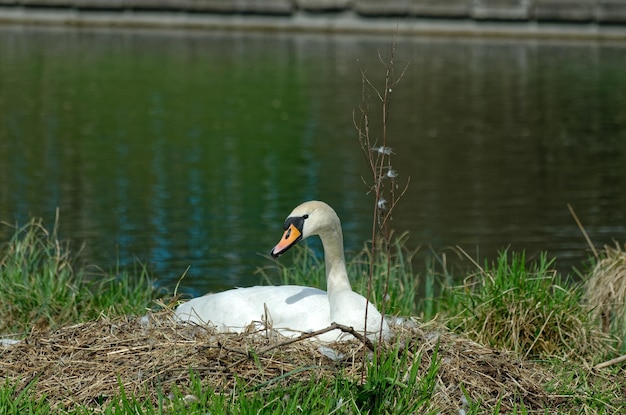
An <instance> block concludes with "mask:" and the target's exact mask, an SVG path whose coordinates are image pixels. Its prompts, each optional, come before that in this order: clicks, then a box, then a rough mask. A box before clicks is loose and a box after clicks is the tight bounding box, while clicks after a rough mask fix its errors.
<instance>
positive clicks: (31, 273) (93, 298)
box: [0, 219, 157, 334]
mask: <svg viewBox="0 0 626 415" xmlns="http://www.w3.org/2000/svg"><path fill="white" fill-rule="evenodd" d="M76 259H77V258H76V257H74V256H73V255H72V253H71V251H70V249H69V246H68V244H66V243H61V242H59V240H58V238H57V232H56V226H55V227H54V228H53V230H52V231H51V232H49V231H48V230H47V229H46V228H45V227H44V226H43V224H42V223H41V220H39V219H32V220H31V221H30V222H29V223H28V224H26V225H25V226H22V227H19V228H17V229H16V230H15V233H14V235H13V237H12V238H11V240H10V241H8V242H7V243H6V244H5V245H4V246H3V247H2V250H1V251H0V312H1V314H2V317H1V319H0V334H7V333H27V332H28V331H30V330H31V329H32V328H33V327H37V328H51V327H56V326H59V325H62V324H71V323H76V322H78V321H86V320H90V319H94V318H96V317H98V315H100V314H101V313H107V314H135V313H144V312H145V310H146V308H147V307H150V306H151V305H153V304H152V303H153V300H154V299H156V298H157V292H156V291H155V289H154V287H153V286H152V283H151V281H150V277H149V275H148V272H147V269H146V267H145V266H142V265H140V264H138V265H137V266H136V267H135V269H133V270H131V271H129V270H120V269H117V270H114V271H112V272H111V273H105V272H98V273H92V274H90V275H88V273H87V272H86V270H85V269H82V268H79V267H77V266H76V262H77V261H76Z"/></svg>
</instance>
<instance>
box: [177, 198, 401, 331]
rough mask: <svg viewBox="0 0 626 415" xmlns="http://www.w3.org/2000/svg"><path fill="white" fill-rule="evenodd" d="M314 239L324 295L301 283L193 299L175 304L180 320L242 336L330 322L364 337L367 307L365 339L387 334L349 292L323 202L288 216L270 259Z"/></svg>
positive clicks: (336, 232)
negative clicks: (319, 256)
mask: <svg viewBox="0 0 626 415" xmlns="http://www.w3.org/2000/svg"><path fill="white" fill-rule="evenodd" d="M312 235H318V236H319V237H320V239H321V240H322V245H323V247H324V261H325V267H326V284H327V287H326V289H327V291H323V290H320V289H317V288H313V287H306V286H299V285H281V286H256V287H248V288H235V289H232V290H228V291H223V292H220V293H216V294H208V295H205V296H203V297H198V298H194V299H192V300H190V301H188V302H186V303H183V304H181V305H179V306H178V308H177V309H176V318H177V319H178V320H179V321H184V322H191V323H196V324H211V325H213V326H215V327H216V329H217V330H218V331H223V332H227V331H231V332H243V331H245V330H246V329H247V328H248V327H249V326H250V325H251V324H253V326H254V327H253V328H256V329H258V328H262V327H265V326H266V325H267V326H271V327H272V329H273V330H275V331H277V332H279V333H281V334H282V335H284V336H287V337H297V336H299V335H300V334H302V333H307V332H311V331H316V330H320V329H323V328H326V327H328V326H330V325H331V324H332V323H333V322H335V323H339V324H342V325H345V326H349V327H352V328H354V329H355V330H356V331H357V332H360V333H364V332H365V329H366V325H365V324H364V323H365V310H366V305H367V336H368V338H370V340H376V339H377V338H378V336H379V333H381V325H382V337H383V338H385V339H386V338H388V337H389V336H390V334H391V333H390V329H389V325H388V324H387V322H386V321H385V319H384V318H383V316H382V315H381V314H380V312H379V311H378V310H377V309H376V307H375V306H374V305H373V304H372V303H371V302H368V301H367V300H366V299H365V297H363V296H362V295H359V294H357V293H355V292H354V291H352V288H351V287H350V281H349V280H348V273H347V270H346V263H345V257H344V249H343V234H342V231H341V222H340V220H339V217H338V216H337V213H336V212H335V211H334V210H333V209H332V208H331V207H330V206H329V205H328V204H326V203H324V202H321V201H309V202H304V203H302V204H301V205H299V206H298V207H296V208H295V209H294V210H293V211H292V212H291V214H289V216H288V217H287V219H286V220H285V224H284V233H283V236H282V237H281V239H280V241H279V242H278V244H277V245H276V246H275V247H274V248H273V249H272V251H271V255H272V257H274V258H278V257H279V256H280V255H282V254H284V253H285V252H286V251H287V250H288V249H289V248H291V247H292V246H294V245H295V244H297V243H298V242H299V241H300V240H302V239H305V238H308V237H309V236H312ZM352 337H353V336H352V335H350V334H348V333H344V332H342V331H341V330H339V329H336V330H332V331H330V332H327V333H323V334H321V335H318V336H317V339H316V340H318V341H320V342H323V343H330V342H335V341H345V340H349V339H351V338H352Z"/></svg>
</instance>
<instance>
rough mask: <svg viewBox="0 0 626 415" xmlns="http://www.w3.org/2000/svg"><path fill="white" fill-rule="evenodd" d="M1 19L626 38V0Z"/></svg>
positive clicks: (277, 0)
mask: <svg viewBox="0 0 626 415" xmlns="http://www.w3.org/2000/svg"><path fill="white" fill-rule="evenodd" d="M0 22H5V23H7V22H11V23H27V24H57V25H74V26H111V27H169V28H196V29H226V28H234V29H258V30H292V31H327V32H370V33H376V32H399V33H407V34H411V33H429V34H445V35H477V36H490V35H493V36H532V37H569V38H588V39H621V40H623V39H626V0H0Z"/></svg>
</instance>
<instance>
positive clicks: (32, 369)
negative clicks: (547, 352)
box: [0, 310, 557, 414]
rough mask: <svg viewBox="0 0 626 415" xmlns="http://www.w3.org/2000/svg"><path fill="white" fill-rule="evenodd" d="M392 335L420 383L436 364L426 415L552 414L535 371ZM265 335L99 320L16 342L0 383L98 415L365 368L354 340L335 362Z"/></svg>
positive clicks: (446, 343)
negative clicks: (471, 410)
mask: <svg viewBox="0 0 626 415" xmlns="http://www.w3.org/2000/svg"><path fill="white" fill-rule="evenodd" d="M393 329H394V331H395V333H396V336H395V339H394V340H393V341H392V342H391V343H390V344H387V345H385V346H384V347H385V348H395V350H396V351H397V353H398V355H400V354H403V353H409V354H411V356H415V355H416V354H420V356H421V359H420V360H419V362H420V363H419V364H420V368H419V376H422V375H425V374H426V373H427V371H428V368H429V367H430V365H431V363H432V359H433V358H434V356H437V358H438V359H440V366H439V369H438V372H437V380H436V387H435V391H434V394H433V396H432V399H431V402H430V406H431V408H430V409H433V408H437V409H438V410H439V411H440V412H441V413H457V414H458V413H459V409H461V408H463V407H465V406H466V405H467V401H466V400H465V399H467V400H470V401H474V402H481V405H482V406H483V407H491V408H493V407H495V406H496V405H499V407H500V411H503V412H506V411H507V410H510V409H511V408H513V406H514V405H515V404H516V403H517V404H519V403H523V404H524V405H525V407H526V408H527V409H529V410H540V411H541V412H542V413H543V412H544V411H545V409H546V408H554V407H555V403H556V402H557V400H555V397H553V396H550V395H549V394H548V393H547V392H546V391H545V390H544V388H543V387H542V385H545V384H546V383H547V382H550V381H552V380H553V379H552V378H551V376H550V374H549V373H548V372H547V371H546V370H545V369H544V368H542V367H541V366H539V365H536V364H534V363H532V362H528V361H523V360H520V359H518V358H516V357H515V356H513V355H511V354H509V353H505V352H501V351H495V350H492V349H489V348H486V347H484V346H481V345H479V344H477V343H474V342H472V341H470V340H467V339H464V338H460V337H458V336H455V335H452V334H450V333H448V332H447V331H445V330H444V329H442V328H440V327H435V326H430V327H429V326H427V325H421V326H419V325H417V324H410V325H404V326H394V327H393ZM265 334H269V335H259V334H230V333H228V334H225V333H215V332H213V331H211V330H207V329H206V328H202V327H198V326H192V325H184V324H181V323H177V322H175V321H173V319H172V313H171V311H167V310H164V311H160V312H156V313H153V314H149V315H148V316H144V317H140V318H136V317H115V318H108V317H105V316H102V317H100V318H99V319H98V320H96V321H91V322H86V323H81V324H75V325H71V326H67V327H62V328H59V329H57V330H55V331H51V332H48V331H33V332H31V333H30V334H29V335H28V337H27V338H26V339H24V341H22V342H20V343H18V344H16V345H13V346H10V347H4V348H0V354H1V358H0V368H1V370H0V378H4V380H5V381H10V382H12V383H17V389H18V391H17V393H19V391H20V390H22V389H23V388H25V387H26V386H27V385H28V384H29V383H30V382H31V381H36V388H34V389H33V393H34V394H35V395H36V396H37V397H41V396H45V397H46V398H45V399H47V401H48V402H49V403H50V405H51V406H52V407H53V408H57V409H71V408H75V407H77V406H78V405H86V406H87V407H90V408H92V409H93V410H94V411H103V410H104V408H105V407H106V405H107V403H110V402H111V400H112V399H119V395H120V388H121V387H123V388H124V391H125V393H126V395H129V396H137V397H140V398H148V399H153V400H154V401H155V402H156V400H157V399H158V395H159V393H160V394H161V395H163V394H165V395H167V394H168V393H171V392H172V391H176V392H177V393H179V394H181V396H183V395H184V394H185V393H190V392H189V386H190V382H191V377H192V376H197V377H198V378H199V379H201V380H202V383H203V385H207V386H208V387H210V388H212V390H214V391H215V392H216V393H233V391H234V390H235V388H236V389H237V390H238V391H242V390H244V391H245V390H246V389H245V388H246V387H250V388H253V389H255V390H258V389H262V388H269V387H273V386H277V385H279V386H280V385H283V386H288V385H293V384H295V383H297V382H309V381H310V380H311V379H312V378H313V379H319V378H321V377H334V376H342V377H348V378H353V379H354V381H355V382H358V381H359V379H361V376H362V374H363V370H364V368H365V367H367V365H363V359H368V358H371V353H369V352H367V351H366V353H364V348H365V347H366V346H365V345H364V343H362V342H360V341H358V340H353V341H351V342H346V343H340V344H333V345H330V347H331V348H332V349H333V350H334V351H335V352H336V353H337V354H340V355H342V356H343V357H341V358H340V359H331V358H330V357H328V355H327V354H324V353H321V352H320V345H319V344H316V343H314V342H311V341H307V340H301V341H293V340H291V341H288V340H285V339H284V338H279V337H277V336H276V335H271V333H265ZM390 350H391V349H390ZM368 356H369V357H368ZM409 361H411V360H410V359H409ZM242 383H243V385H244V387H243V389H242ZM464 394H465V396H466V398H464Z"/></svg>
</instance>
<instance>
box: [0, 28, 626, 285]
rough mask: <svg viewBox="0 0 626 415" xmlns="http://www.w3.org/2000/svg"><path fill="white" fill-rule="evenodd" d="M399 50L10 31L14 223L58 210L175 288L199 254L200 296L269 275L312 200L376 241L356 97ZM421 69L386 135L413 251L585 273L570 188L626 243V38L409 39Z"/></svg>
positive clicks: (247, 38) (347, 43) (334, 41)
mask: <svg viewBox="0 0 626 415" xmlns="http://www.w3.org/2000/svg"><path fill="white" fill-rule="evenodd" d="M388 50H389V39H388V38H387V37H364V36H346V35H297V34H292V33H290V34H252V33H243V34H241V33H198V32H160V31H151V32H150V31H147V32H141V31H115V32H108V31H89V30H80V29H67V30H66V29H29V28H19V27H18V28H11V27H4V28H2V29H0V220H2V221H5V222H9V223H22V224H23V223H25V222H26V221H27V220H28V219H29V217H31V216H34V217H43V218H44V220H45V221H46V222H47V223H48V224H49V225H50V226H51V225H52V223H53V221H54V216H55V211H56V209H57V208H58V209H59V212H60V227H61V235H62V237H64V238H67V239H69V240H71V241H72V246H73V247H74V248H75V249H78V248H79V247H80V246H81V244H84V248H83V251H82V257H83V258H84V260H85V261H86V262H87V263H89V264H95V265H97V266H99V267H101V268H103V269H110V268H112V267H115V264H116V263H119V264H121V265H122V266H127V265H132V264H133V262H134V261H135V260H137V259H138V260H141V261H142V262H145V263H148V264H149V265H150V268H151V269H152V270H153V272H154V274H155V276H156V277H157V278H158V284H159V285H161V286H163V287H166V288H168V289H170V290H173V288H174V286H175V285H176V282H177V281H178V279H179V278H180V276H181V275H182V274H183V273H184V272H185V270H186V269H187V268H188V267H189V271H188V272H187V276H186V277H185V279H184V280H183V281H182V283H181V290H182V291H183V292H186V293H191V294H200V293H204V292H207V291H211V290H219V289H224V288H227V287H232V286H235V285H239V286H245V285H253V284H256V283H258V282H259V278H260V277H259V275H258V274H257V273H255V271H256V270H257V268H258V267H265V266H268V265H271V263H272V262H271V261H270V260H269V259H268V258H267V254H268V253H269V250H270V249H271V248H272V247H273V246H274V244H275V243H276V242H277V241H278V238H279V237H280V235H281V233H282V223H283V220H284V219H285V217H286V216H287V214H288V213H289V212H290V211H291V210H292V208H293V207H295V206H296V205H297V204H298V203H300V202H301V201H304V200H308V199H322V200H325V201H327V202H328V203H329V204H331V205H332V206H333V207H335V209H336V210H337V211H338V213H339V215H340V217H341V218H342V222H343V226H344V233H345V243H346V248H347V249H348V251H349V252H354V251H356V250H359V249H360V248H361V247H362V246H363V244H364V242H365V241H366V240H367V239H368V238H369V236H370V226H371V225H370V223H371V222H370V221H371V210H372V207H371V206H372V199H371V195H367V194H366V193H367V186H366V185H365V184H364V183H363V180H362V177H367V173H368V171H367V166H366V163H365V161H364V155H363V154H362V152H361V150H360V147H359V144H358V141H357V135H356V132H355V129H354V127H353V122H352V113H353V111H354V110H355V109H356V108H357V106H358V105H359V103H360V100H361V96H362V94H361V76H360V70H361V69H362V70H364V71H365V72H366V73H367V75H368V77H369V78H370V79H371V80H372V82H374V83H375V84H379V82H380V81H381V79H382V77H383V74H384V68H383V67H382V66H381V64H380V62H379V60H378V53H379V52H380V53H381V54H382V55H383V56H386V55H387V54H388ZM406 65H408V67H407V69H406V72H405V74H404V77H403V79H402V81H401V83H400V84H399V85H397V87H395V88H394V91H393V94H394V95H393V102H392V108H391V118H390V130H389V134H390V145H391V146H392V147H393V148H394V151H395V156H394V164H393V168H394V169H395V170H396V171H397V172H398V173H399V175H400V176H399V179H400V180H402V181H404V180H406V179H407V178H409V177H410V184H409V189H408V191H407V193H406V195H405V197H404V198H403V199H402V201H401V203H400V205H399V206H398V209H397V211H396V214H395V216H394V222H393V226H394V228H396V229H397V230H399V231H409V232H410V239H409V245H410V246H412V247H417V246H425V247H432V248H433V249H434V250H435V251H437V252H448V251H447V249H448V248H449V247H451V246H456V245H458V246H460V247H462V248H464V249H465V250H467V251H468V252H469V253H471V254H473V255H479V256H480V257H481V258H485V257H486V258H493V256H494V255H495V254H496V252H497V251H498V250H499V249H503V248H506V247H511V248H512V249H516V250H521V249H525V250H526V251H527V253H528V255H529V256H533V255H536V254H537V253H539V252H541V251H547V252H548V254H549V256H552V257H556V258H557V266H558V267H560V269H562V270H564V271H565V272H568V270H570V269H571V268H572V267H574V266H576V267H581V266H583V263H584V261H585V260H586V259H587V258H588V257H589V255H590V253H589V248H588V246H587V244H586V242H585V240H584V238H583V236H582V235H581V233H580V231H579V230H578V228H577V226H576V224H575V222H574V220H573V219H572V217H571V215H570V214H569V212H568V209H567V204H568V203H570V204H571V205H572V206H573V207H574V209H575V210H576V213H577V214H578V216H579V217H580V219H581V220H582V222H583V224H584V226H585V229H586V231H587V232H588V233H589V235H590V237H591V239H592V240H593V242H594V243H595V245H596V246H599V247H600V246H602V245H603V244H607V243H612V241H613V240H618V241H620V242H621V243H623V242H624V241H625V240H626V219H625V212H626V196H625V192H624V189H625V188H626V94H625V93H624V91H626V71H624V68H626V45H625V44H614V43H572V42H570V43H555V42H546V41H542V42H536V41H519V42H516V41H510V40H509V41H497V40H464V39H458V38H456V39H442V38H399V39H398V44H397V50H396V70H397V73H399V72H400V71H401V69H403V68H404V67H405V66H406ZM376 110H377V109H376V108H374V109H373V111H376ZM372 118H373V121H372V123H373V128H374V129H375V127H376V126H377V124H378V123H377V122H376V120H377V119H378V118H379V116H378V115H376V113H372ZM11 234H12V230H11V229H10V228H8V227H2V228H0V240H2V241H5V240H7V239H8V238H9V237H10V236H11ZM424 251H427V250H424ZM450 255H451V254H450ZM281 260H285V261H289V258H285V259H281ZM420 261H421V260H420ZM418 262H419V261H418ZM420 266H421V262H419V263H418V264H417V267H418V269H419V267H420Z"/></svg>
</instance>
